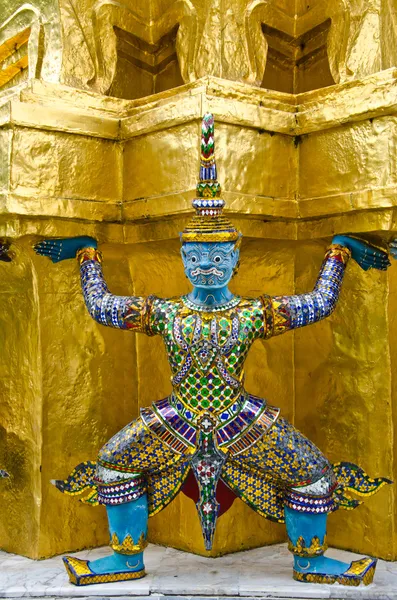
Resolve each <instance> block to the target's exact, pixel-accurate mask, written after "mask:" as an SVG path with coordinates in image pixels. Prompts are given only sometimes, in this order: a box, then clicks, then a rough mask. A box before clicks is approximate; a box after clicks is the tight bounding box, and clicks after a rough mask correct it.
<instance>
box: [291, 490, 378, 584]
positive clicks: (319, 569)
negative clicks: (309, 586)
mask: <svg viewBox="0 0 397 600" xmlns="http://www.w3.org/2000/svg"><path fill="white" fill-rule="evenodd" d="M284 510H285V523H286V527H287V534H288V549H289V550H290V552H292V553H293V555H294V570H293V577H294V579H296V580H297V581H303V582H309V583H328V584H329V583H340V584H342V585H351V586H357V585H360V583H364V585H368V584H369V583H372V580H373V577H374V573H375V567H376V560H374V559H372V558H363V559H361V560H356V561H353V562H352V563H350V564H349V563H344V562H342V561H338V560H334V559H332V558H328V557H326V556H324V552H325V551H326V550H327V547H328V546H327V540H326V533H327V517H328V513H329V512H332V511H333V510H335V506H334V504H333V500H332V496H331V495H329V496H328V497H327V496H323V497H316V496H312V497H310V496H308V495H305V494H296V492H291V493H290V494H288V495H287V499H286V505H285V509H284Z"/></svg>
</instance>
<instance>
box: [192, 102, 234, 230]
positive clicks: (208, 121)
mask: <svg viewBox="0 0 397 600" xmlns="http://www.w3.org/2000/svg"><path fill="white" fill-rule="evenodd" d="M196 191H197V198H195V199H194V200H193V202H192V205H193V208H194V209H195V210H196V214H195V215H194V217H193V218H192V220H191V221H190V223H188V225H187V226H186V228H185V229H184V231H183V232H182V234H181V240H182V242H234V241H236V240H238V239H239V237H240V234H239V232H238V231H237V229H236V228H235V227H234V225H233V224H232V223H231V222H230V221H229V219H227V218H226V217H225V216H223V214H222V211H223V207H224V206H225V201H224V200H223V199H222V198H221V197H220V195H221V186H220V183H219V182H218V179H217V173H216V164H215V140H214V117H213V116H212V114H210V113H207V114H205V115H204V117H203V120H202V124H201V163H200V179H199V182H198V183H197V187H196Z"/></svg>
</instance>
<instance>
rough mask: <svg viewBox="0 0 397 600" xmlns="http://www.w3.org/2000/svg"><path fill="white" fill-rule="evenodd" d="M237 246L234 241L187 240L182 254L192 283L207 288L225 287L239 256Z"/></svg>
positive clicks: (187, 274) (186, 271)
mask: <svg viewBox="0 0 397 600" xmlns="http://www.w3.org/2000/svg"><path fill="white" fill-rule="evenodd" d="M235 246H236V244H235V243H234V242H185V243H184V244H183V246H182V248H181V254H182V260H183V264H184V266H185V273H186V276H187V278H188V279H189V281H190V283H191V284H192V285H193V286H194V287H197V288H205V289H207V290H217V289H220V288H223V287H225V286H226V285H227V284H228V283H229V281H230V280H231V278H232V275H233V271H234V269H235V267H236V265H237V262H238V258H239V250H238V249H236V247H235Z"/></svg>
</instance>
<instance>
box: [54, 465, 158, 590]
mask: <svg viewBox="0 0 397 600" xmlns="http://www.w3.org/2000/svg"><path fill="white" fill-rule="evenodd" d="M99 473H101V475H102V477H103V476H104V478H103V479H102V480H99V479H98V476H99ZM97 489H98V499H99V502H100V503H101V504H105V506H106V511H107V516H108V521H109V533H110V546H111V548H112V550H113V553H112V554H110V555H109V556H104V557H103V558H98V559H97V560H93V561H87V560H82V559H80V558H75V557H73V556H65V557H64V559H63V561H64V563H65V567H66V570H67V572H68V574H69V579H70V581H71V583H74V584H75V585H89V584H91V583H108V582H109V583H110V582H114V581H125V580H128V579H139V578H140V577H144V576H145V567H144V563H143V550H144V549H145V548H146V545H147V524H148V498H147V492H146V484H145V480H144V479H143V477H141V476H140V475H139V474H133V473H130V474H129V476H128V474H123V476H121V474H120V473H118V472H117V471H113V470H112V469H107V468H106V469H103V468H101V467H98V468H97Z"/></svg>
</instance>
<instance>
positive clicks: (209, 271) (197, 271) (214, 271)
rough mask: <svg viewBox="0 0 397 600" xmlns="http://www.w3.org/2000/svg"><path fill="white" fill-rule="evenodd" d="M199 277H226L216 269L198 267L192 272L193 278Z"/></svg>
mask: <svg viewBox="0 0 397 600" xmlns="http://www.w3.org/2000/svg"><path fill="white" fill-rule="evenodd" d="M197 275H216V276H217V277H219V278H220V279H222V278H223V277H224V276H225V274H224V273H223V271H218V269H217V268H216V267H211V268H210V269H202V268H201V267H197V269H194V271H192V272H191V277H196V276H197Z"/></svg>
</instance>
